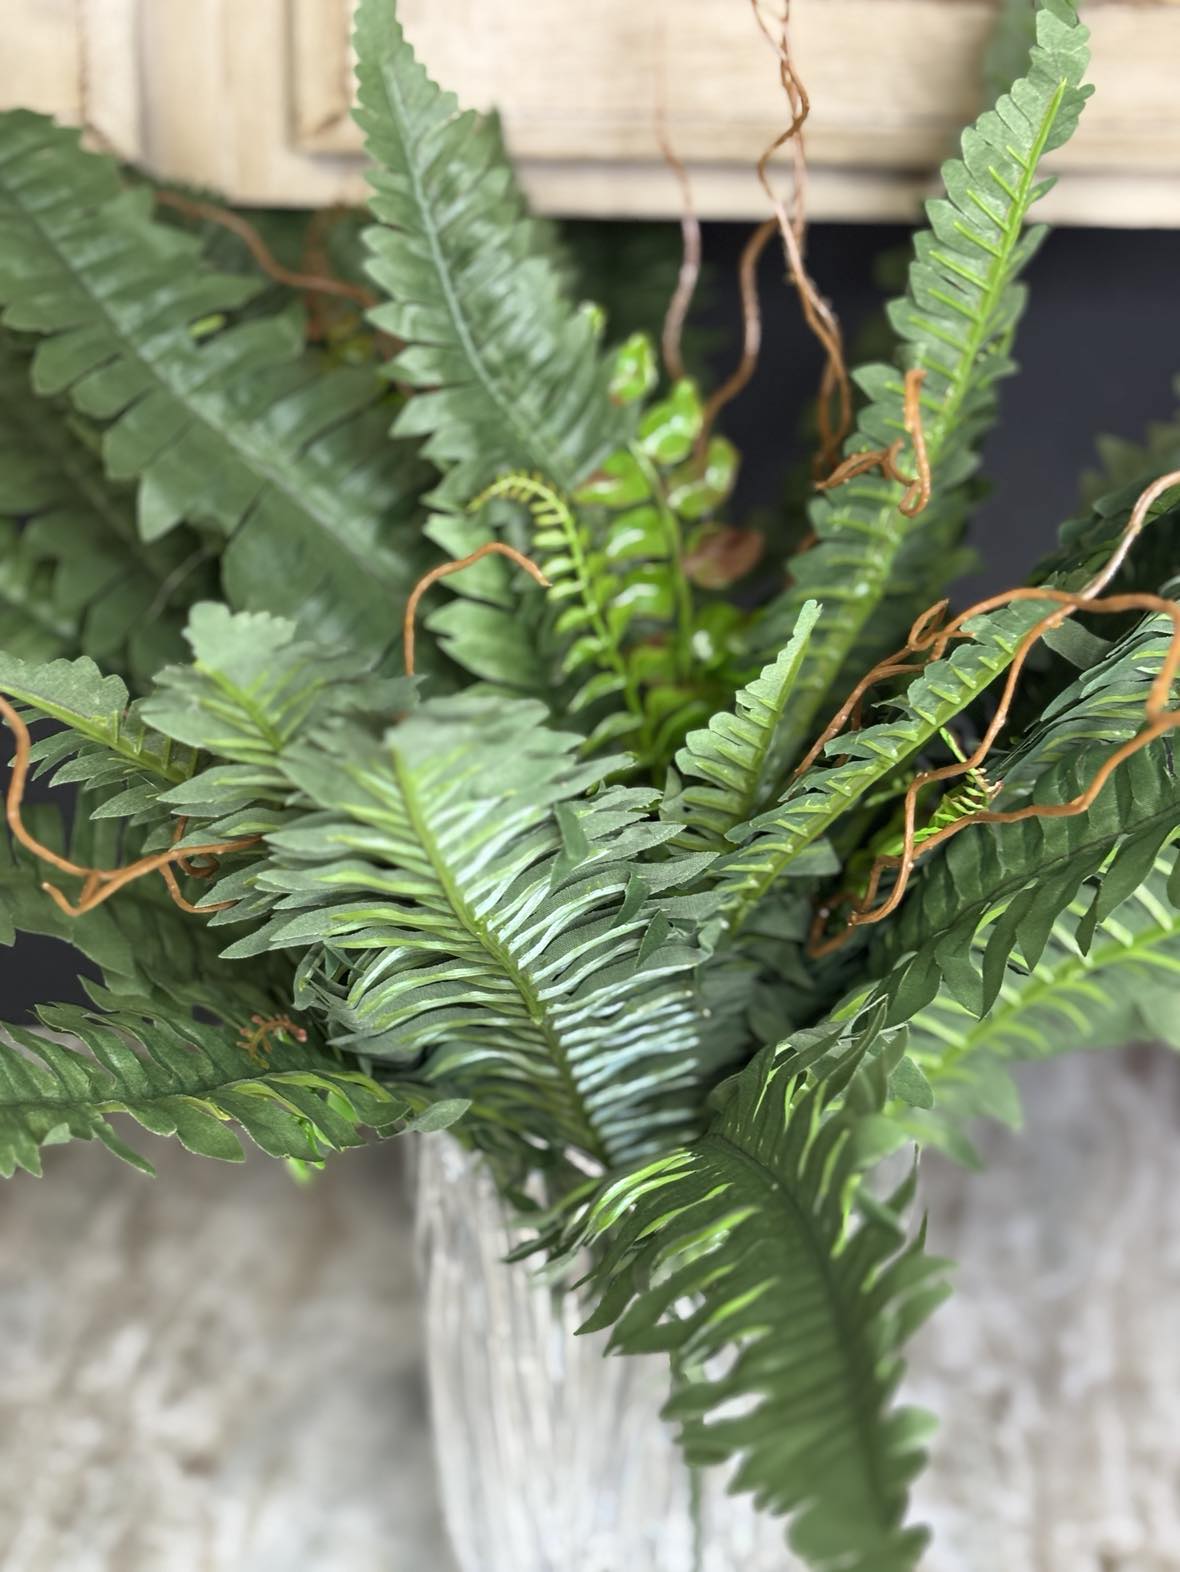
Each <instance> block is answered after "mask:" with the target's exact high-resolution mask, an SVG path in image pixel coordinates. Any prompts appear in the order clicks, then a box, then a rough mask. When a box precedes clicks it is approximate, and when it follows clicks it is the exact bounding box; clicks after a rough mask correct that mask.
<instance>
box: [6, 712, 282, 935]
mask: <svg viewBox="0 0 1180 1572" xmlns="http://www.w3.org/2000/svg"><path fill="white" fill-rule="evenodd" d="M0 716H2V717H3V718H4V720H5V721H6V722H7V724H8V726H9V729H10V730H11V732H12V735H13V741H14V744H15V753H14V756H13V761H12V774H11V775H10V777H9V781H8V790H7V792H6V793H5V799H4V813H5V817H6V819H7V820H8V828H9V829H10V830H11V832H12V836H13V839H14V840H16V841H18V842H19V843H20V845H22V846H23V847H24V848H25V850H26V851H29V852H31V853H32V854H33V856H34V857H36V858H37V859H38V861H39V862H47V863H48V864H49V865H50V866H51V867H53V868H57V869H58V870H59V871H60V872H62V873H65V874H68V875H69V876H70V877H71V878H74V879H81V880H82V881H83V883H82V892H81V895H80V896H79V898H78V900H77V902H72V901H70V899H69V897H68V896H66V895H64V894H63V893H62V891H61V890H59V889H58V887H57V885H55V884H49V883H44V884H42V886H41V888H42V889H43V890H44V891H45V893H46V894H47V895H48V896H49V897H50V898H51V899H52V900H53V902H54V904H55V905H56V906H58V907H59V908H60V910H61V911H63V912H65V914H66V916H67V917H83V916H85V915H86V913H87V912H91V911H93V910H94V909H95V907H96V906H101V905H102V904H103V902H104V901H109V900H110V898H111V896H112V895H114V894H115V893H116V891H118V890H121V889H123V888H125V886H126V885H128V884H132V883H134V881H135V880H136V879H142V878H143V877H144V876H145V875H147V874H149V873H158V874H160V875H161V876H162V877H163V880H164V883H165V884H166V885H167V887H168V893H169V894H170V895H171V896H172V899H173V900H174V901H175V902H176V904H177V905H178V906H179V907H181V909H182V910H184V911H189V912H198V911H199V912H200V913H202V914H204V913H206V912H214V911H221V910H223V909H224V908H225V907H226V906H230V905H232V904H233V902H232V901H225V902H223V903H221V905H218V906H202V907H196V906H193V905H191V904H190V903H189V902H188V901H186V900H185V898H184V896H183V895H182V894H181V892H180V889H179V887H178V885H177V883H176V876H175V874H174V873H173V872H172V867H173V864H177V865H179V866H180V867H181V868H182V870H183V867H184V864H185V863H186V862H188V860H189V859H190V858H194V857H201V858H205V857H209V858H217V857H220V856H222V855H225V854H226V853H229V852H236V851H245V850H247V849H248V848H249V847H251V846H256V845H258V844H259V842H260V841H261V839H262V837H261V836H260V835H251V836H247V837H244V838H243V839H241V840H234V841H214V842H211V843H210V844H209V845H207V846H188V847H185V849H184V850H183V851H180V850H178V849H177V848H176V847H175V845H174V846H171V847H170V848H169V849H168V850H167V851H161V852H153V853H151V854H149V855H148V856H146V857H140V858H138V859H137V860H136V861H135V862H132V863H128V864H127V866H126V867H123V868H86V867H83V866H82V865H81V864H79V863H76V862H71V861H70V859H69V858H68V857H63V856H61V854H60V853H59V852H55V851H54V850H53V849H52V848H51V847H49V846H46V845H45V844H44V843H43V842H41V841H39V840H38V839H37V837H36V836H35V835H34V834H33V833H32V831H31V830H29V829H28V828H27V826H26V825H25V823H24V819H23V818H22V812H21V810H22V805H23V803H24V795H25V785H26V783H27V781H28V776H29V750H30V748H31V745H32V739H31V737H30V734H29V728H28V726H27V725H26V723H25V720H24V717H23V716H22V715H21V714H20V713H19V711H17V710H16V709H14V708H13V706H12V705H11V704H10V703H9V702H8V700H7V699H6V698H5V697H4V696H3V695H2V694H0ZM211 871H213V870H211ZM201 876H202V877H208V874H202V875H201Z"/></svg>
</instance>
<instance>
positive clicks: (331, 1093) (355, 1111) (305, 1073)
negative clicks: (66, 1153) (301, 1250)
mask: <svg viewBox="0 0 1180 1572" xmlns="http://www.w3.org/2000/svg"><path fill="white" fill-rule="evenodd" d="M40 1014H41V1019H42V1021H43V1022H44V1024H45V1025H46V1026H47V1027H50V1028H52V1029H53V1030H55V1031H58V1032H66V1033H69V1034H70V1036H71V1037H73V1038H74V1039H76V1040H77V1042H78V1043H79V1044H80V1045H81V1046H80V1047H73V1046H70V1045H68V1044H66V1043H59V1042H54V1041H52V1040H50V1039H49V1038H46V1037H44V1036H41V1035H40V1034H39V1033H36V1032H32V1031H29V1030H27V1029H26V1028H24V1027H19V1026H9V1027H7V1028H6V1029H5V1030H6V1033H7V1036H8V1038H9V1039H10V1044H11V1045H9V1044H5V1043H3V1042H0V1174H2V1175H3V1176H5V1177H8V1176H9V1175H11V1174H12V1173H13V1172H14V1171H15V1170H16V1169H17V1168H22V1169H24V1170H26V1171H27V1172H28V1173H32V1174H40V1172H41V1157H40V1148H41V1147H42V1146H44V1145H58V1144H60V1143H61V1142H62V1141H65V1140H93V1139H97V1140H100V1141H102V1142H103V1144H104V1145H106V1146H107V1147H109V1148H110V1150H111V1151H112V1152H114V1153H115V1154H116V1156H118V1157H122V1158H124V1159H125V1160H126V1161H127V1162H129V1163H131V1164H132V1165H133V1166H135V1167H137V1168H140V1169H142V1170H143V1171H144V1172H146V1173H151V1172H152V1167H151V1164H150V1163H149V1162H148V1161H147V1160H146V1159H145V1158H144V1157H142V1156H141V1155H140V1154H139V1153H138V1152H136V1151H135V1150H134V1148H133V1147H131V1146H129V1145H127V1143H126V1142H125V1141H124V1140H123V1138H122V1136H121V1135H120V1134H119V1133H118V1131H117V1129H116V1127H115V1126H114V1125H113V1124H112V1123H111V1116H112V1115H113V1114H129V1115H130V1116H131V1118H132V1119H134V1120H135V1121H136V1122H137V1123H138V1124H140V1125H142V1127H143V1128H144V1129H145V1130H149V1131H151V1132H152V1133H153V1134H154V1135H172V1136H176V1137H177V1138H178V1139H179V1140H180V1141H181V1143H182V1144H183V1145H184V1146H186V1147H187V1148H188V1149H189V1150H190V1151H192V1152H198V1153H200V1154H201V1155H203V1156H206V1157H218V1158H221V1159H223V1160H226V1161H229V1162H238V1161H241V1159H242V1156H243V1152H242V1146H241V1143H240V1141H239V1140H238V1137H237V1135H236V1134H235V1133H234V1131H233V1129H232V1128H231V1123H232V1124H233V1125H237V1126H238V1127H239V1128H240V1129H241V1130H243V1131H244V1132H245V1133H246V1134H247V1135H248V1136H249V1137H250V1138H251V1140H253V1141H254V1142H255V1143H256V1144H257V1145H258V1146H260V1147H261V1148H262V1150H263V1151H264V1152H268V1153H269V1154H270V1155H271V1156H272V1157H293V1158H299V1159H301V1160H303V1161H308V1162H319V1161H320V1160H321V1159H322V1157H323V1156H324V1155H325V1153H326V1152H329V1151H340V1150H343V1149H344V1148H346V1147H349V1146H359V1145H361V1144H362V1137H361V1135H360V1133H359V1132H360V1128H361V1126H363V1125H368V1126H370V1127H371V1128H373V1129H374V1130H376V1131H378V1132H379V1133H382V1134H388V1133H391V1131H392V1130H393V1129H396V1128H397V1127H398V1126H399V1125H401V1124H402V1123H403V1122H404V1121H405V1120H406V1119H407V1118H408V1116H409V1114H410V1104H409V1102H408V1101H407V1100H406V1099H404V1098H401V1097H398V1096H395V1095H393V1094H391V1093H390V1092H388V1091H386V1090H385V1089H383V1088H382V1087H381V1086H379V1085H378V1084H377V1082H375V1081H374V1080H373V1079H372V1078H371V1077H370V1076H367V1075H363V1074H361V1073H360V1072H359V1071H356V1070H350V1069H347V1068H345V1067H344V1066H342V1065H341V1064H340V1063H339V1062H338V1061H337V1060H335V1059H333V1058H331V1057H330V1056H328V1055H327V1054H325V1053H323V1052H321V1051H319V1050H317V1049H314V1048H312V1047H311V1046H310V1045H306V1044H301V1045H295V1044H290V1045H288V1044H285V1043H281V1042H279V1041H277V1040H276V1041H274V1045H273V1049H272V1051H271V1053H270V1055H269V1060H268V1062H267V1063H266V1065H265V1066H263V1065H260V1064H258V1063H255V1062H254V1061H253V1060H252V1059H251V1057H250V1056H249V1054H248V1053H247V1052H246V1050H245V1048H244V1047H243V1045H242V1043H241V1041H240V1040H239V1039H238V1037H237V1035H236V1034H235V1032H234V1029H233V1027H232V1026H224V1025H217V1026H209V1025H200V1024H198V1023H197V1022H195V1021H193V1020H191V1019H189V1018H187V1017H186V1016H185V1015H182V1014H179V1013H170V1012H169V1011H168V1010H166V1009H162V1008H161V1007H160V1006H158V1005H147V1004H144V1005H141V1006H135V1005H131V1004H127V1005H124V1006H123V1007H122V1008H121V1009H119V1010H117V1011H113V1012H111V1013H107V1014H102V1015H98V1014H95V1013H93V1012H92V1011H89V1010H83V1009H80V1008H78V1007H77V1006H74V1005H56V1006H51V1007H46V1008H44V1009H42V1011H41V1012H40ZM246 1024H248V1023H246Z"/></svg>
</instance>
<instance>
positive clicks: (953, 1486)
mask: <svg viewBox="0 0 1180 1572" xmlns="http://www.w3.org/2000/svg"><path fill="white" fill-rule="evenodd" d="M1022 1079H1023V1084H1024V1089H1025V1097H1026V1106H1027V1109H1028V1128H1027V1129H1026V1131H1025V1132H1024V1133H1023V1134H1021V1135H1015V1134H1012V1133H1010V1132H1008V1131H1004V1130H1000V1129H991V1130H986V1131H984V1132H983V1134H982V1137H981V1142H980V1144H981V1147H982V1149H983V1151H984V1152H985V1155H986V1156H987V1158H988V1160H989V1165H990V1166H989V1168H988V1170H987V1171H986V1172H985V1173H983V1174H966V1173H964V1172H962V1171H961V1170H959V1169H957V1168H955V1167H953V1166H952V1165H950V1164H948V1163H945V1162H943V1161H941V1160H939V1159H937V1158H933V1157H931V1158H928V1159H927V1160H926V1161H925V1163H924V1190H925V1202H926V1205H927V1206H928V1208H929V1211H930V1244H931V1248H932V1249H933V1250H935V1251H936V1252H938V1253H941V1254H946V1255H950V1256H952V1257H953V1258H954V1259H955V1260H956V1261H957V1262H958V1263H959V1267H958V1271H957V1273H956V1278H957V1287H958V1292H957V1294H956V1296H955V1298H954V1299H953V1300H952V1301H951V1302H950V1303H949V1304H948V1305H947V1306H945V1307H944V1308H943V1309H942V1310H940V1311H939V1313H938V1314H937V1315H936V1316H935V1318H934V1320H933V1321H932V1322H931V1323H930V1325H929V1326H928V1327H927V1328H926V1329H925V1330H924V1331H923V1333H922V1334H921V1336H920V1337H919V1339H918V1340H917V1342H916V1344H915V1347H914V1350H913V1357H912V1359H911V1374H910V1378H909V1382H908V1390H907V1392H906V1394H905V1396H906V1398H907V1399H908V1400H910V1401H915V1402H918V1403H921V1404H922V1405H924V1406H926V1407H929V1408H931V1409H933V1410H934V1411H935V1412H936V1413H937V1414H938V1415H939V1417H940V1419H941V1421H942V1424H941V1429H940V1431H939V1434H938V1436H937V1438H936V1442H935V1447H934V1457H933V1461H932V1464H931V1467H930V1469H929V1471H928V1472H927V1474H926V1475H925V1476H924V1478H923V1479H922V1480H921V1481H920V1483H919V1485H918V1487H917V1490H916V1497H915V1515H916V1516H917V1518H918V1519H919V1520H923V1521H925V1522H927V1523H929V1524H931V1525H932V1526H933V1528H934V1547H933V1549H932V1550H931V1552H930V1554H929V1556H928V1557H927V1558H926V1560H925V1561H924V1563H923V1572H1180V1140H1178V1139H1177V1136H1178V1133H1180V1060H1177V1059H1176V1058H1175V1057H1174V1056H1169V1055H1167V1054H1165V1053H1164V1052H1162V1051H1159V1052H1154V1053H1151V1054H1149V1055H1145V1054H1142V1053H1140V1054H1137V1055H1128V1054H1120V1055H1103V1056H1077V1057H1073V1058H1065V1059H1061V1060H1058V1061H1056V1062H1054V1063H1052V1064H1046V1065H1039V1066H1035V1067H1032V1068H1031V1069H1030V1070H1028V1071H1027V1072H1026V1073H1025V1074H1024V1076H1023V1078H1022ZM420 1144H421V1152H420V1168H419V1187H418V1203H417V1207H418V1209H417V1232H418V1249H419V1261H420V1269H421V1281H422V1298H423V1310H424V1317H423V1323H424V1324H423V1337H424V1342H425V1354H426V1361H427V1366H428V1373H429V1380H430V1389H431V1406H432V1412H433V1417H434V1426H435V1446H436V1452H437V1456H438V1461H439V1485H440V1493H441V1496H442V1500H443V1505H444V1510H445V1514H446V1518H447V1522H448V1527H449V1529H450V1533H451V1537H452V1540H453V1542H454V1546H455V1552H456V1556H457V1560H458V1563H459V1567H460V1569H461V1572H798V1567H799V1564H798V1563H797V1562H796V1561H795V1560H794V1559H793V1558H792V1557H791V1556H790V1555H789V1553H788V1552H786V1550H785V1549H784V1546H783V1538H782V1525H781V1524H776V1523H773V1522H771V1521H769V1520H766V1519H758V1518H756V1517H755V1516H754V1515H753V1514H752V1513H751V1511H750V1509H749V1506H748V1505H747V1503H746V1502H745V1501H744V1500H736V1501H735V1500H733V1499H732V1498H729V1497H727V1496H726V1495H725V1493H724V1489H723V1481H720V1480H714V1479H709V1480H708V1481H707V1483H706V1486H705V1488H704V1490H703V1493H702V1498H701V1501H700V1504H699V1514H695V1513H694V1508H693V1501H692V1492H691V1482H690V1477H689V1475H688V1474H687V1472H686V1470H685V1469H684V1467H683V1465H682V1463H681V1461H680V1459H679V1457H678V1455H677V1453H676V1450H675V1447H674V1444H673V1442H672V1440H671V1436H670V1432H669V1431H668V1429H667V1428H666V1427H665V1426H664V1425H663V1424H662V1423H661V1421H660V1420H659V1418H658V1409H659V1406H660V1403H661V1402H662V1400H663V1397H664V1395H665V1393H666V1390H667V1377H666V1373H665V1370H664V1368H663V1366H662V1362H661V1361H659V1360H651V1361H648V1360H632V1359H627V1360H623V1359H610V1360H603V1359H602V1358H601V1349H602V1339H600V1338H597V1337H593V1338H577V1339H575V1338H574V1337H573V1336H572V1332H573V1328H574V1326H575V1325H576V1323H577V1320H578V1312H577V1308H576V1306H575V1305H574V1304H572V1303H570V1302H568V1301H566V1302H564V1303H563V1302H560V1301H554V1299H553V1298H552V1297H551V1296H550V1295H549V1293H548V1292H547V1291H546V1290H545V1289H544V1288H543V1287H541V1286H539V1285H538V1284H537V1283H536V1282H534V1281H532V1280H530V1278H529V1276H528V1274H527V1272H526V1271H525V1270H524V1269H522V1268H521V1267H509V1266H506V1265H505V1264H504V1263H503V1259H502V1258H503V1255H504V1253H505V1252H506V1250H507V1248H508V1247H509V1235H508V1232H507V1230H506V1227H505V1222H504V1217H503V1214H502V1212H501V1210H500V1207H499V1205H498V1202H497V1200H496V1197H495V1195H494V1193H493V1192H492V1190H491V1187H490V1185H489V1183H488V1182H487V1180H486V1179H485V1178H484V1177H483V1175H482V1174H481V1173H480V1172H479V1170H478V1167H477V1165H475V1164H474V1163H473V1162H472V1161H471V1160H470V1159H469V1158H468V1157H467V1156H466V1155H465V1154H464V1153H463V1151H462V1150H461V1149H460V1148H459V1147H458V1146H457V1145H456V1144H455V1143H454V1142H452V1141H450V1140H449V1139H447V1138H443V1137H439V1138H432V1139H429V1140H426V1141H424V1142H422V1143H420ZM694 1517H695V1519H696V1521H698V1522H699V1524H700V1536H699V1544H696V1545H695V1546H694V1527H693V1525H694ZM698 1551H699V1559H698V1558H697V1554H698Z"/></svg>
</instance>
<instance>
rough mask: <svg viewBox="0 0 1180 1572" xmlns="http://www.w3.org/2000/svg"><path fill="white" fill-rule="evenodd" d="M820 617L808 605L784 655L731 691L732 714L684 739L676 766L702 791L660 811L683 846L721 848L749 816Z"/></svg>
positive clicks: (691, 789)
mask: <svg viewBox="0 0 1180 1572" xmlns="http://www.w3.org/2000/svg"><path fill="white" fill-rule="evenodd" d="M819 617H820V607H819V604H818V602H816V601H808V602H807V604H806V605H805V606H804V607H803V609H802V610H801V611H800V613H799V616H798V618H797V619H796V622H795V627H794V630H793V632H792V634H791V637H790V638H789V639H788V641H787V643H786V644H785V645H784V647H783V649H782V650H781V651H780V652H779V654H778V655H777V657H776V658H775V659H774V660H773V661H771V663H770V664H769V665H768V666H764V667H763V669H762V671H761V672H760V674H759V675H758V676H757V677H755V679H754V681H753V682H750V683H747V685H746V686H745V687H744V688H742V689H741V690H740V691H739V692H738V694H737V695H736V697H735V699H734V702H733V708H732V710H723V711H721V712H720V713H719V714H717V715H714V716H713V718H712V720H710V722H709V724H708V726H707V727H705V728H704V729H703V730H701V731H691V732H689V734H688V738H687V740H686V742H685V745H684V747H683V748H681V750H680V752H679V753H678V754H677V755H676V765H677V768H678V769H679V771H680V774H681V775H682V776H685V777H688V778H689V779H690V780H691V781H692V782H694V783H695V782H701V781H703V782H704V783H705V784H704V785H699V784H688V785H684V786H683V787H682V788H681V789H680V790H679V791H677V792H676V793H675V794H674V795H673V796H671V797H669V798H668V799H667V800H666V801H665V805H664V812H665V814H666V816H667V817H668V818H670V819H674V820H675V821H676V822H677V823H679V824H682V825H683V826H684V827H685V831H686V837H685V841H686V844H689V843H692V844H698V843H699V844H701V845H705V846H709V847H711V848H713V849H718V848H721V847H724V846H725V844H726V837H727V836H728V834H729V832H730V830H732V829H733V828H734V827H735V826H736V825H741V824H745V823H746V822H747V820H748V819H749V818H750V817H751V815H752V814H753V813H754V812H755V810H756V808H757V806H758V803H759V801H760V799H761V797H762V795H763V792H764V790H765V786H766V782H767V777H768V775H770V774H772V772H773V765H772V762H771V761H772V758H773V750H774V740H775V737H776V735H777V732H778V728H779V726H780V724H781V722H782V718H783V716H784V715H785V714H786V712H787V708H788V706H789V704H790V701H791V695H792V693H793V691H794V687H795V681H796V679H797V677H798V675H799V670H800V668H801V666H802V664H803V661H804V659H805V657H806V653H807V645H808V641H809V640H810V638H811V634H812V631H813V629H814V628H815V625H816V623H817V622H818V620H819Z"/></svg>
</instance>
